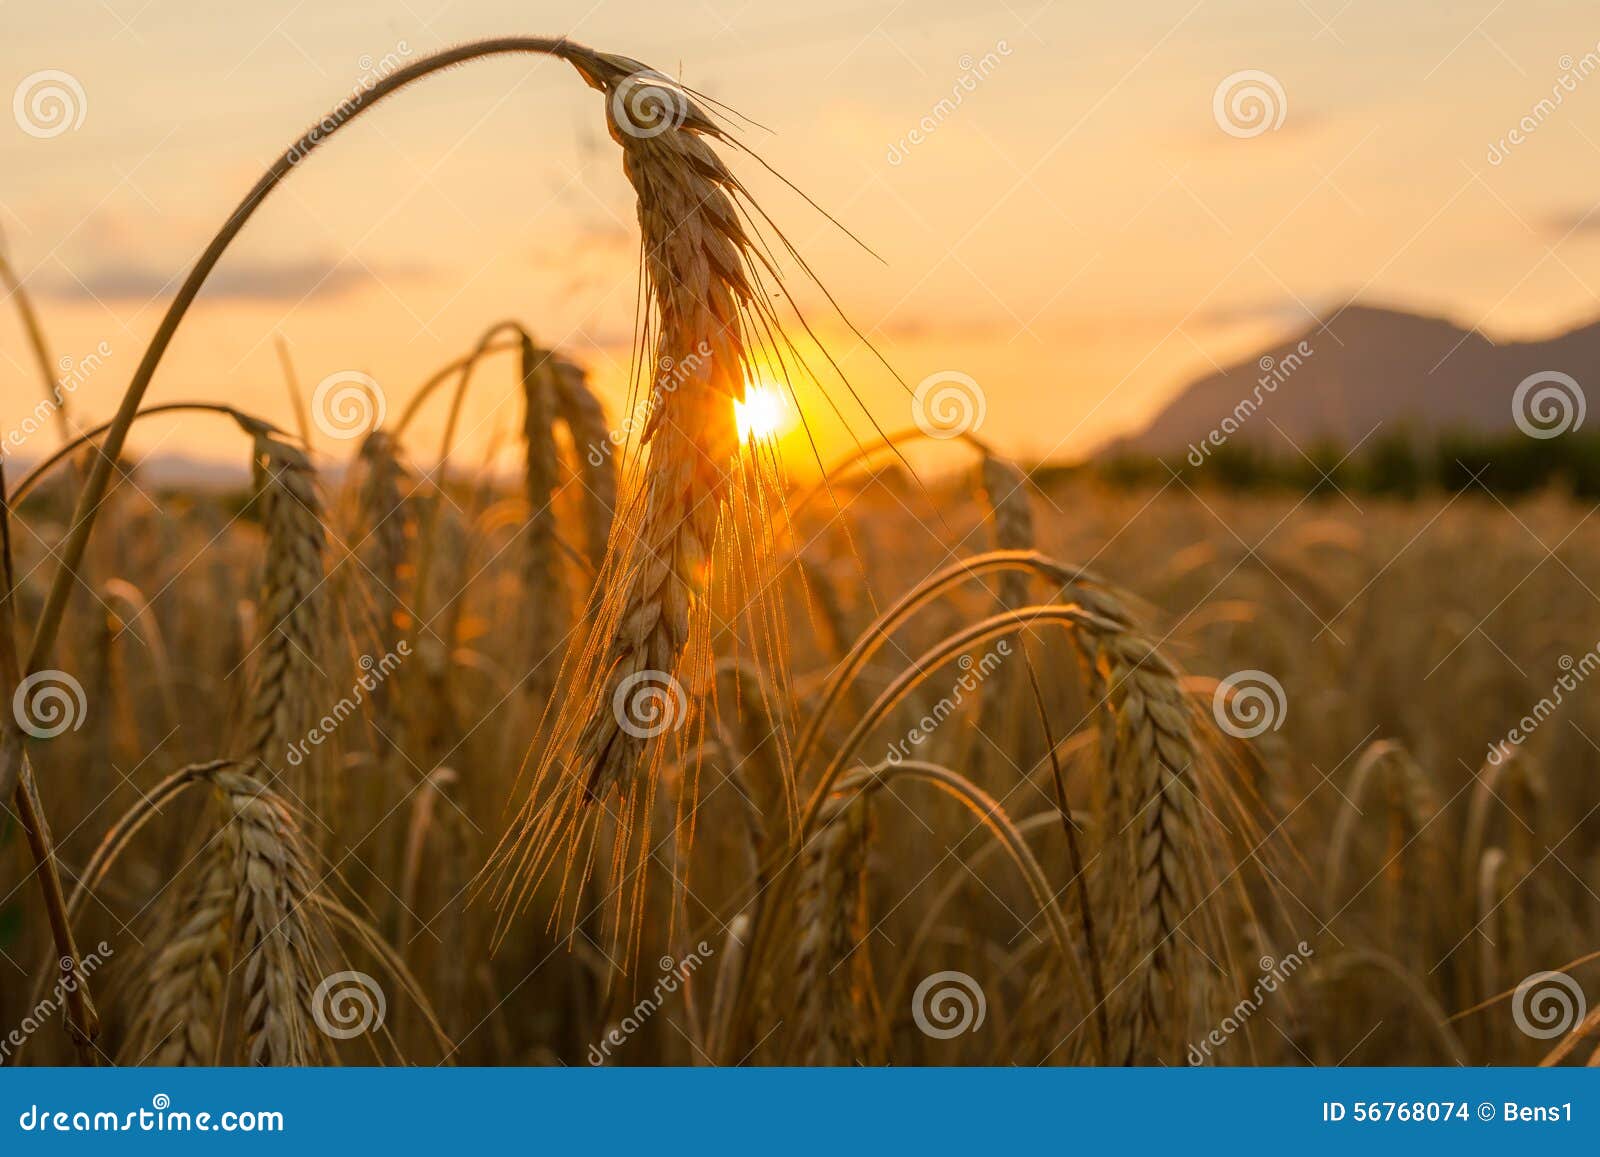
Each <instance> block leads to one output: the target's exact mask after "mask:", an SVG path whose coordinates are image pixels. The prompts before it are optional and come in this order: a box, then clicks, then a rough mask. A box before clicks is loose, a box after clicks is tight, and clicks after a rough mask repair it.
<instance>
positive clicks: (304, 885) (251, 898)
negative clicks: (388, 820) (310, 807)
mask: <svg viewBox="0 0 1600 1157" xmlns="http://www.w3.org/2000/svg"><path fill="white" fill-rule="evenodd" d="M215 779H216V784H217V787H218V788H219V789H220V790H221V791H222V793H223V797H224V802H225V803H226V805H227V814H228V822H227V825H226V827H225V828H224V829H223V841H222V842H223V844H224V846H225V848H226V859H227V862H228V863H229V864H230V865H231V867H232V870H233V884H234V891H235V901H234V927H235V930H236V939H237V942H238V947H239V954H240V959H241V962H242V965H243V981H242V986H241V988H242V997H241V999H242V1001H243V1010H242V1012H243V1022H242V1023H243V1029H242V1034H241V1040H240V1051H241V1053H242V1054H243V1057H244V1059H245V1062H246V1063H247V1064H252V1065H302V1064H313V1063H316V1062H317V1061H319V1060H322V1059H324V1057H325V1055H326V1049H325V1048H324V1046H323V1042H322V1038H321V1037H320V1035H318V1034H316V1033H315V1031H314V1029H313V1026H312V1025H311V1023H310V1017H309V1012H310V1009H311V992H312V984H311V981H310V976H311V975H312V974H313V972H314V970H315V967H316V965H315V961H316V958H317V956H318V953H317V937H316V933H315V929H314V928H313V926H312V924H311V923H310V921H311V914H312V912H313V910H314V909H313V908H312V907H311V906H310V898H311V892H312V882H311V869H310V866H309V853H308V852H307V851H306V849H305V846H304V842H303V837H302V836H301V833H300V829H299V827H298V825H297V824H296V823H295V821H294V818H293V816H292V815H291V813H290V811H289V808H288V807H287V805H285V804H284V802H283V801H282V800H281V799H279V798H278V797H277V796H275V795H274V794H272V793H271V792H269V791H267V790H266V789H265V788H263V787H262V786H261V784H260V783H258V782H256V780H255V779H253V778H252V777H250V776H248V775H244V774H241V773H239V772H237V771H231V770H230V771H222V772H219V773H218V774H217V775H216V777H215Z"/></svg>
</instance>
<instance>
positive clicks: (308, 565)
mask: <svg viewBox="0 0 1600 1157" xmlns="http://www.w3.org/2000/svg"><path fill="white" fill-rule="evenodd" d="M256 487H257V489H256V493H257V500H258V502H259V503H260V510H261V524H262V527H263V529H264V530H265V532H266V536H267V552H266V565H265V569H264V573H263V576H262V582H261V600H260V607H261V609H260V617H259V622H260V632H261V635H260V647H259V651H258V654H257V657H256V674H255V682H254V686H253V688H252V691H251V696H250V704H249V708H248V718H247V719H246V721H245V736H244V744H243V752H242V754H243V756H244V757H245V758H246V759H247V760H248V761H250V762H251V763H252V764H254V765H255V766H256V769H257V774H258V775H259V774H263V773H264V775H265V779H266V781H267V782H270V781H271V780H272V779H274V778H275V777H276V775H277V774H278V773H279V772H280V771H282V770H283V769H284V768H286V767H287V766H289V764H288V760H287V752H288V749H289V746H290V745H291V744H293V743H296V742H298V741H299V740H301V739H302V738H304V736H305V735H306V733H307V731H308V730H309V728H310V725H311V720H312V717H313V715H314V714H315V705H314V701H313V696H312V688H313V687H315V686H316V684H317V682H318V680H319V679H320V677H321V674H322V672H321V668H320V666H319V663H318V656H319V655H320V653H321V649H322V640H323V635H324V629H323V624H324V618H325V616H324V613H323V600H322V590H321V587H322V583H323V552H324V549H325V547H326V536H325V532H324V530H323V520H322V500H321V498H320V497H319V496H318V494H317V487H316V479H315V476H314V474H313V473H312V470H311V464H310V462H309V461H308V460H307V459H306V457H305V455H304V454H302V453H301V452H300V451H299V450H296V449H295V448H294V447H293V446H290V445H288V444H287V443H285V442H280V441H278V440H276V439H274V438H269V437H266V436H264V435H263V436H260V437H258V438H257V439H256ZM309 786H310V784H309V782H308V781H306V779H305V778H304V776H303V775H302V777H301V779H300V782H299V783H298V784H297V786H296V790H299V788H300V787H309Z"/></svg>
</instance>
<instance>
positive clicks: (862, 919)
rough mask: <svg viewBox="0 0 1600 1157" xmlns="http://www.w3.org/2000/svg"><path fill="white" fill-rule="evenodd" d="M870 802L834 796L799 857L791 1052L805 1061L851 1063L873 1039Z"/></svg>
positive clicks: (855, 796) (856, 796)
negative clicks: (869, 940) (869, 939)
mask: <svg viewBox="0 0 1600 1157" xmlns="http://www.w3.org/2000/svg"><path fill="white" fill-rule="evenodd" d="M852 805H854V806H852ZM869 807H870V804H869V801H868V799H867V797H866V796H865V795H864V794H862V793H860V792H857V791H855V790H849V791H841V792H840V793H838V794H837V795H834V796H831V797H830V798H829V800H828V803H827V804H826V805H825V806H824V808H823V810H822V813H821V815H820V816H819V818H818V821H817V822H818V829H817V833H816V834H815V835H814V836H812V837H811V839H810V840H809V841H808V842H807V844H806V847H805V851H804V853H803V854H802V857H801V867H800V882H799V890H798V896H797V899H796V904H797V908H798V925H799V939H798V942H797V944H796V949H795V983H796V986H797V993H796V1006H797V1014H796V1016H797V1022H798V1023H797V1027H796V1035H795V1044H794V1047H795V1050H796V1051H795V1054H794V1055H795V1056H796V1057H797V1058H798V1059H799V1060H800V1061H801V1062H802V1063H804V1064H807V1065H848V1064H853V1063H854V1062H856V1061H857V1060H860V1059H862V1057H863V1053H864V1052H865V1051H866V1048H867V1044H868V1041H869V1040H870V1039H871V1035H870V1032H869V1028H870V1025H871V1023H872V1009H871V1002H870V999H869V996H868V993H869V990H870V988H871V965H870V958H869V956H868V952H867V943H866V941H867V932H868V928H869V924H868V920H867V886H866V881H867V847H868V843H869V840H870V819H871V813H870V811H869Z"/></svg>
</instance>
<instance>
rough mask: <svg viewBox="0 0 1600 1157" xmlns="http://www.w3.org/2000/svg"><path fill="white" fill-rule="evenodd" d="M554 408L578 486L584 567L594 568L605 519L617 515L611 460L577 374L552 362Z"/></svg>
mask: <svg viewBox="0 0 1600 1157" xmlns="http://www.w3.org/2000/svg"><path fill="white" fill-rule="evenodd" d="M554 367H555V385H556V409H557V412H558V413H559V414H560V416H561V421H562V422H563V423H564V424H565V425H566V427H567V433H568V434H569V435H571V438H572V448H573V451H574V453H575V454H576V455H577V469H578V478H579V481H580V482H582V484H583V503H582V505H583V537H584V547H585V550H586V552H587V554H588V557H589V562H590V563H591V564H592V565H593V566H594V568H595V570H596V571H598V570H599V569H600V564H601V561H602V560H603V559H604V558H605V553H606V543H607V542H609V541H610V539H611V520H612V517H613V516H614V515H615V514H616V510H617V459H616V453H615V445H614V443H613V441H612V437H611V430H610V427H609V426H608V425H607V423H606V412H605V409H604V407H602V406H601V405H600V399H599V398H597V397H595V395H594V391H592V390H591V389H589V383H588V380H587V379H586V377H585V376H584V372H583V370H581V369H579V368H578V367H577V366H575V365H573V364H572V363H571V362H568V361H563V360H561V359H559V358H557V359H555V361H554Z"/></svg>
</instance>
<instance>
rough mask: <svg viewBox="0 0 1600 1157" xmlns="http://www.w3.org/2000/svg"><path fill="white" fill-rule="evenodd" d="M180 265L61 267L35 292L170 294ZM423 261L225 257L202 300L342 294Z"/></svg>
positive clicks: (418, 268) (405, 277)
mask: <svg viewBox="0 0 1600 1157" xmlns="http://www.w3.org/2000/svg"><path fill="white" fill-rule="evenodd" d="M184 272H185V271H184V270H178V271H176V272H173V271H172V270H171V269H168V268H162V269H157V268H155V267H153V266H151V265H147V264H144V263H142V262H138V261H125V262H112V263H107V264H103V265H97V266H94V267H91V268H89V269H72V270H63V271H62V272H60V273H57V274H54V275H51V276H48V277H45V278H42V279H41V280H40V282H39V285H38V292H39V293H40V294H41V295H42V296H46V297H53V298H57V299H61V300H87V299H97V300H100V301H139V302H145V301H151V300H156V299H160V298H166V297H170V296H172V295H173V294H174V293H175V292H177V289H178V286H179V285H180V284H182V281H183V274H184ZM435 272H436V270H434V269H432V268H431V267H429V266H425V265H412V264H404V263H399V264H383V265H372V264H364V263H361V262H357V261H348V260H347V261H335V260H333V259H331V258H308V259H306V260H301V261H287V262H256V263H251V262H249V261H242V262H241V261H226V262H224V263H223V264H222V265H221V266H220V267H219V268H218V269H217V271H216V273H214V274H213V275H212V276H211V277H210V278H209V279H208V280H207V281H206V285H205V289H204V290H202V291H201V297H202V300H211V301H217V300H221V301H242V302H277V301H298V300H300V299H302V298H309V299H327V298H335V297H344V296H347V295H349V294H352V293H355V292H357V291H359V290H360V289H362V288H363V287H366V286H373V285H377V284H379V283H382V282H395V281H411V280H417V279H426V278H428V277H431V276H432V275H433V274H434V273H435Z"/></svg>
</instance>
